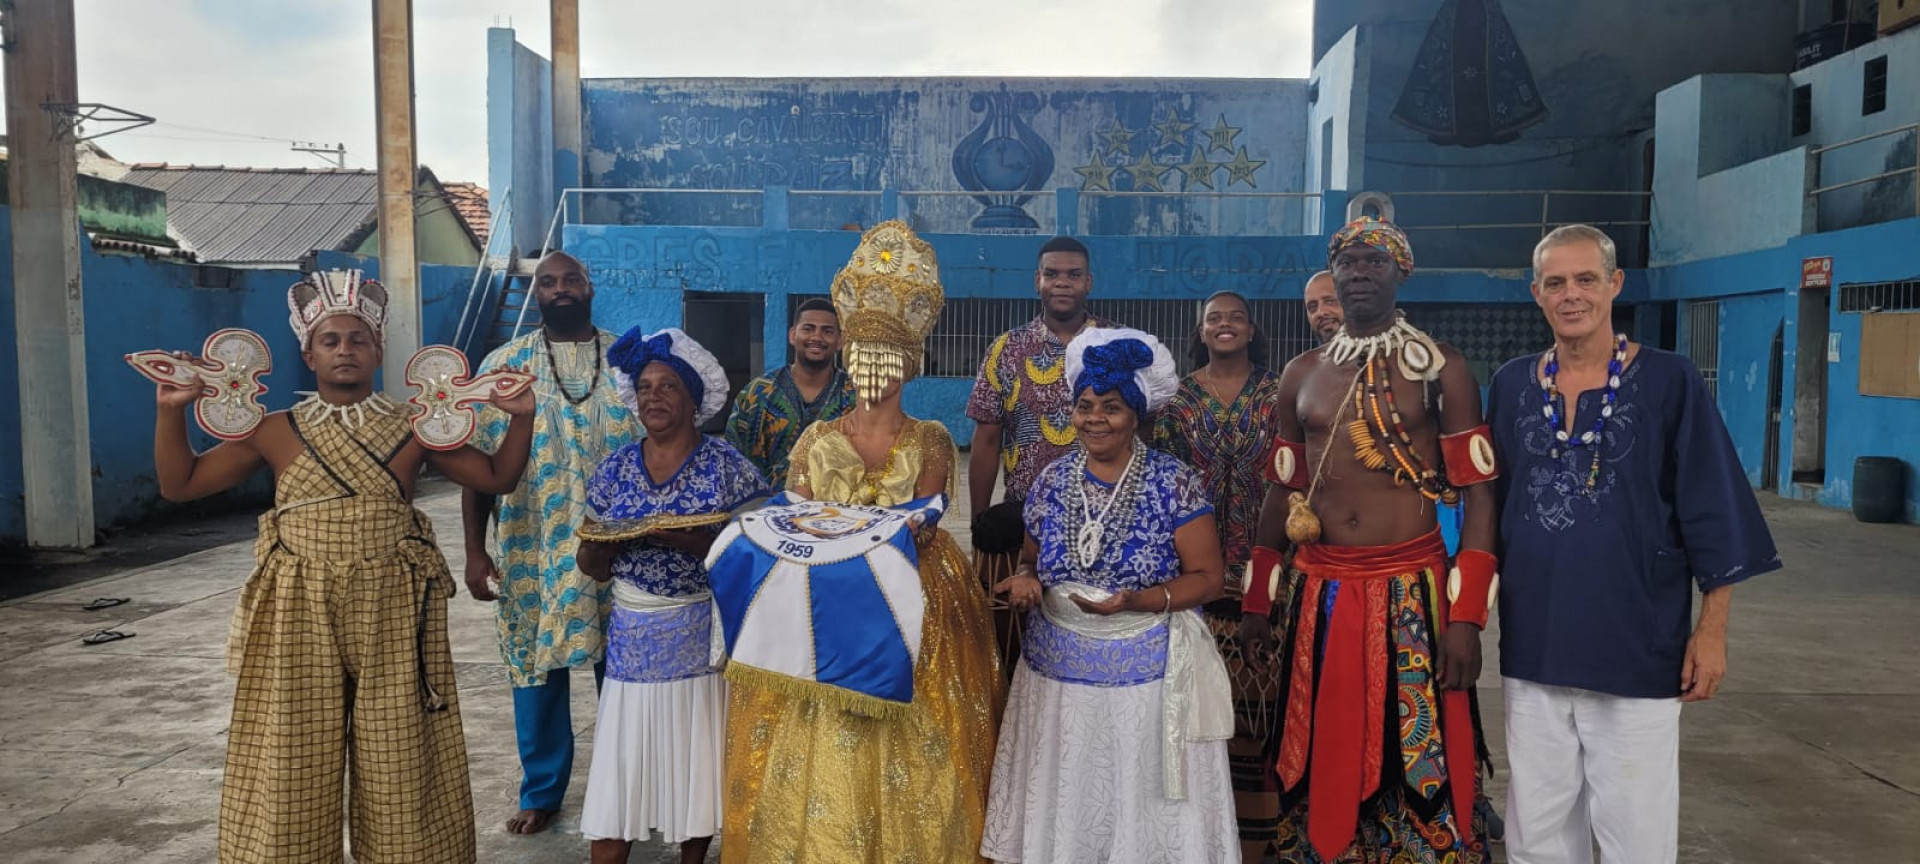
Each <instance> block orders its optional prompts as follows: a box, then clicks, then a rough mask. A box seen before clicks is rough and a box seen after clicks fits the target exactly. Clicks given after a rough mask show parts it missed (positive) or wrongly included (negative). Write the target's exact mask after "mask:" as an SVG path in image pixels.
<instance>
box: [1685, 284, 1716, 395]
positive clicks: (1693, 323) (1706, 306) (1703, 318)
mask: <svg viewBox="0 0 1920 864" xmlns="http://www.w3.org/2000/svg"><path fill="white" fill-rule="evenodd" d="M1686 316H1687V359H1688V360H1692V361H1693V365H1694V368H1696V369H1699V370H1700V377H1701V378H1703V379H1706V382H1707V392H1708V393H1710V394H1712V395H1713V397H1714V398H1715V399H1718V398H1720V301H1718V300H1703V301H1696V302H1691V303H1688V304H1686Z"/></svg>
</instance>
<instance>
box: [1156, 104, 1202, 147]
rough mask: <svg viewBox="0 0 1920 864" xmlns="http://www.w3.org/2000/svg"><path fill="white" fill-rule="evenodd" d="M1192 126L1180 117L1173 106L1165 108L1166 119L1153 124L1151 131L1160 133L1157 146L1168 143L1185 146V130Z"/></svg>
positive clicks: (1163, 145)
mask: <svg viewBox="0 0 1920 864" xmlns="http://www.w3.org/2000/svg"><path fill="white" fill-rule="evenodd" d="M1192 128H1193V124H1192V123H1188V122H1187V121H1185V120H1182V119H1180V112H1179V110H1178V109H1174V108H1168V109H1167V117H1166V119H1164V120H1161V121H1160V122H1158V123H1155V124H1153V131H1155V132H1158V133H1159V134H1160V139H1159V140H1160V143H1159V146H1162V147H1165V146H1167V145H1169V144H1174V145H1179V146H1182V147H1184V146H1186V144H1187V131H1188V130H1190V129H1192Z"/></svg>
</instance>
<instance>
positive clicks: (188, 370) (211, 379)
mask: <svg viewBox="0 0 1920 864" xmlns="http://www.w3.org/2000/svg"><path fill="white" fill-rule="evenodd" d="M127 364H128V365H130V366H132V367H133V369H134V371H136V372H139V373H140V374H141V375H144V376H146V377H147V379H148V380H150V381H153V382H154V383H155V384H166V385H169V386H173V387H185V388H191V387H199V388H200V390H201V393H202V394H203V395H202V398H201V399H200V400H199V401H196V402H194V403H193V414H194V417H195V419H197V420H199V421H200V428H202V429H205V430H207V434H209V435H212V436H213V437H215V438H219V439H221V440H223V441H237V440H239V439H242V438H245V437H247V436H248V435H251V434H253V430H254V429H255V428H256V427H258V426H259V425H260V421H261V420H262V419H264V418H265V417H266V416H267V409H266V408H264V407H262V406H261V405H260V396H261V394H263V393H266V392H267V385H265V384H262V383H260V379H261V377H263V376H265V375H266V374H267V373H269V372H272V371H273V355H272V354H271V353H270V352H268V351H267V343H266V341H265V340H262V339H261V338H260V334H258V333H255V332H253V331H251V330H242V329H240V328H238V327H229V328H227V329H225V330H216V331H214V333H213V335H211V336H208V337H207V342H206V345H205V346H204V347H203V348H202V349H201V351H200V356H199V357H192V356H182V355H179V354H175V353H173V352H171V351H140V352H137V353H133V354H128V355H127Z"/></svg>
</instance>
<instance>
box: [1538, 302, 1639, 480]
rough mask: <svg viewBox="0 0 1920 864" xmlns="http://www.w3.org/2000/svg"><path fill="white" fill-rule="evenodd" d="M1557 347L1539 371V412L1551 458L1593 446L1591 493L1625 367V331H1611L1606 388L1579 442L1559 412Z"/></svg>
mask: <svg viewBox="0 0 1920 864" xmlns="http://www.w3.org/2000/svg"><path fill="white" fill-rule="evenodd" d="M1558 350H1559V349H1558V348H1557V347H1555V348H1548V349H1547V356H1546V366H1545V368H1544V369H1543V370H1542V371H1541V374H1540V399H1541V401H1543V402H1545V403H1546V404H1545V405H1543V406H1542V407H1541V409H1540V413H1541V415H1542V416H1544V417H1546V418H1547V428H1549V429H1551V430H1552V431H1553V447H1552V450H1551V452H1552V454H1553V458H1554V459H1556V460H1557V459H1559V458H1560V454H1562V453H1564V452H1566V451H1568V450H1571V449H1573V448H1575V447H1583V446H1588V445H1591V446H1592V447H1593V463H1592V465H1591V467H1589V468H1588V469H1587V492H1588V493H1589V494H1591V493H1592V492H1593V488H1594V486H1596V485H1598V484H1599V482H1600V443H1601V441H1602V438H1601V433H1603V432H1605V431H1606V428H1607V420H1608V419H1609V418H1611V417H1612V416H1613V406H1614V404H1615V403H1616V402H1617V401H1618V400H1619V398H1620V373H1621V372H1622V371H1623V370H1625V369H1626V368H1627V334H1625V333H1615V334H1613V359H1611V360H1608V361H1607V389H1606V392H1604V393H1602V394H1601V395H1600V413H1599V415H1598V416H1596V417H1594V418H1593V428H1592V429H1588V430H1587V431H1585V432H1582V433H1580V439H1579V441H1578V442H1575V441H1574V440H1573V436H1572V435H1571V434H1569V433H1568V432H1567V429H1566V418H1565V417H1563V416H1562V415H1561V414H1560V388H1559V387H1558V386H1557V385H1556V384H1555V383H1554V382H1555V379H1556V377H1557V376H1558V375H1559V374H1560V358H1559V356H1558V354H1557V352H1558Z"/></svg>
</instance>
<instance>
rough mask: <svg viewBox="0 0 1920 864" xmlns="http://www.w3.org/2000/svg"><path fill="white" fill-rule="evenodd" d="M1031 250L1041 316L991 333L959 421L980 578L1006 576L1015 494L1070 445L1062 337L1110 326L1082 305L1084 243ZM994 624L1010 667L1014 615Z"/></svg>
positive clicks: (1020, 528) (1087, 290) (1087, 273)
mask: <svg viewBox="0 0 1920 864" xmlns="http://www.w3.org/2000/svg"><path fill="white" fill-rule="evenodd" d="M1039 257H1040V260H1039V263H1038V266H1037V267H1036V268H1035V269H1034V274H1033V288H1034V292H1035V293H1037V294H1038V295H1039V296H1040V314H1039V315H1036V316H1034V318H1033V320H1032V321H1029V322H1027V323H1025V324H1022V325H1020V326H1019V327H1016V328H1014V329H1012V330H1009V331H1007V332H1006V333H1003V334H1001V335H1000V337H999V338H997V339H995V340H994V341H993V344H992V345H991V346H989V347H988V348H987V356H986V359H985V360H984V361H983V362H982V363H981V364H980V374H979V376H978V377H977V378H976V379H975V380H974V383H973V393H972V395H971V396H970V397H968V399H967V419H969V420H972V421H973V422H974V427H973V448H972V451H971V452H970V453H969V454H968V456H967V481H968V494H969V496H970V497H971V504H972V505H973V509H972V513H973V525H972V528H973V531H972V535H973V547H974V550H975V552H976V553H977V554H976V565H977V566H978V568H979V570H980V573H981V576H982V577H983V578H985V579H986V581H987V582H988V584H992V583H994V582H998V581H1000V580H1002V579H1005V578H1006V577H1008V576H1010V575H1012V574H1013V563H1014V559H1015V558H1016V557H1017V553H1018V552H1019V549H1020V544H1021V542H1022V539H1023V537H1024V536H1025V528H1024V522H1023V520H1022V519H1021V517H1020V507H1021V502H1023V501H1025V500H1026V498H1027V491H1028V490H1029V489H1031V488H1032V487H1033V480H1034V478H1035V477H1038V476H1040V472H1041V471H1042V470H1043V469H1045V468H1046V467H1047V466H1048V465H1051V464H1053V461H1054V460H1055V459H1058V458H1060V456H1061V455H1063V454H1065V453H1066V452H1068V451H1069V450H1072V449H1073V442H1074V430H1073V392H1072V389H1071V388H1070V387H1069V386H1068V383H1067V380H1066V357H1067V343H1068V342H1071V341H1073V337H1075V336H1077V335H1079V334H1080V333H1081V331H1084V330H1086V329H1087V328H1089V327H1112V326H1114V324H1113V322H1111V321H1106V320H1104V319H1101V318H1099V317H1097V316H1094V315H1093V314H1091V313H1090V312H1089V311H1088V310H1087V297H1088V295H1089V294H1091V293H1092V292H1093V262H1092V259H1091V258H1090V257H1089V256H1088V254H1087V247H1086V246H1085V245H1084V244H1082V243H1081V242H1080V241H1078V240H1075V239H1073V238H1072V237H1055V238H1053V239H1051V240H1048V241H1047V242H1046V244H1045V245H1043V246H1041V247H1040V256H1039ZM1003 478H1004V480H1005V483H1006V498H1005V499H1004V500H1003V501H1002V502H1001V503H1000V504H999V505H997V506H995V505H993V489H994V486H995V484H996V483H998V482H1000V481H1001V480H1002V479H1003ZM994 629H995V631H996V632H997V633H998V634H999V635H998V638H999V640H1000V656H1001V661H1002V663H1003V664H1005V666H1006V668H1008V669H1009V670H1010V669H1011V668H1012V663H1013V660H1014V658H1016V657H1018V656H1019V625H1018V622H1017V620H1016V619H1015V617H1014V616H1013V615H1012V614H1011V613H1009V612H1007V611H1006V610H1004V609H998V610H996V611H995V613H994Z"/></svg>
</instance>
